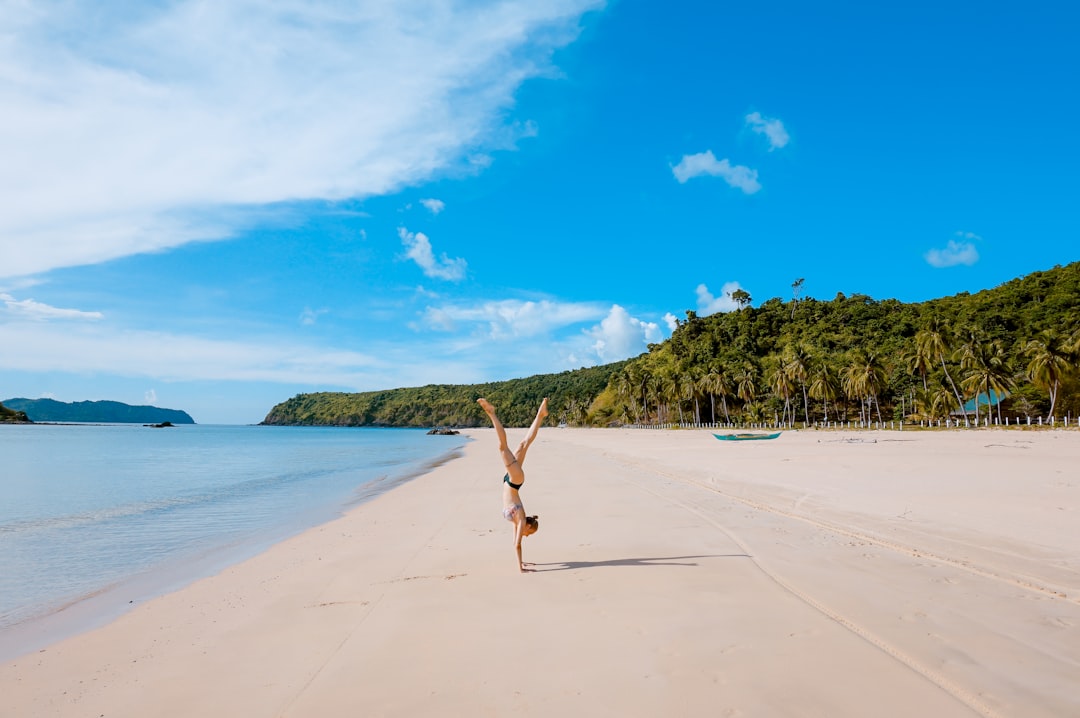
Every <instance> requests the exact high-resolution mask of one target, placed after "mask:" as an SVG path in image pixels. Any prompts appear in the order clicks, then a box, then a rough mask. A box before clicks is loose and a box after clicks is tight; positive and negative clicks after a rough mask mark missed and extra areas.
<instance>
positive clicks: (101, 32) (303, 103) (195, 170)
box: [0, 0, 603, 277]
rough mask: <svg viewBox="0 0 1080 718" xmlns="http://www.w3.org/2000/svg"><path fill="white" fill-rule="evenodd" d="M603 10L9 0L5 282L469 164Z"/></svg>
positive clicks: (212, 234)
mask: <svg viewBox="0 0 1080 718" xmlns="http://www.w3.org/2000/svg"><path fill="white" fill-rule="evenodd" d="M602 4H603V3H602V0H559V1H557V2H545V3H536V2H531V1H530V0H505V1H503V2H497V3H475V4H473V3H460V4H459V3H455V4H453V5H444V4H436V5H434V6H433V5H432V4H431V3H430V2H423V1H420V0H401V1H400V2H392V3H391V2H381V3H358V4H356V3H352V4H342V3H339V2H333V1H331V0H312V1H311V2H306V3H304V4H303V5H302V6H301V5H297V4H296V3H294V2H288V1H286V0H267V1H266V2H252V1H250V0H219V1H218V2H214V3H205V2H201V1H196V0H179V1H177V2H170V3H154V4H142V5H139V7H138V9H137V10H136V11H132V10H131V8H129V7H128V6H127V5H119V6H117V5H109V4H104V5H103V4H101V3H91V2H74V3H2V4H0V27H3V28H4V29H5V31H6V32H5V35H4V42H3V43H0V67H3V68H4V70H3V73H4V78H3V82H0V106H2V107H3V108H4V110H3V112H0V157H3V158H4V160H3V162H2V163H0V187H4V188H5V189H4V192H2V193H0V276H9V277H18V276H25V275H29V274H34V273H39V272H44V271H47V270H49V269H52V268H56V267H63V266H73V265H78V264H87V263H95V262H101V261H105V260H108V259H112V258H116V257H121V256H125V255H129V254H133V253H139V252H146V251H153V250H158V249H164V248H168V247H174V246H177V245H180V244H183V243H186V242H191V241H196V240H205V239H213V238H220V237H225V236H229V235H231V234H233V233H235V232H236V231H237V230H238V227H240V228H242V226H243V222H244V221H245V218H247V219H250V217H249V216H246V214H245V213H244V212H237V211H236V208H243V207H258V206H262V205H267V204H272V203H281V202H288V201H296V200H304V199H316V198H319V199H341V198H346V197H366V196H372V195H378V194H383V193H387V192H391V191H395V190H397V189H400V188H401V187H403V186H406V185H408V184H410V183H416V182H419V181H422V180H425V179H430V178H431V177H433V176H435V175H437V174H439V173H445V172H474V171H478V169H480V168H482V167H484V166H485V165H486V164H487V163H489V162H490V156H489V153H490V152H491V151H492V150H494V149H504V148H506V147H508V146H513V143H514V142H515V141H516V140H517V138H520V137H523V136H528V135H530V134H535V131H536V129H535V127H533V126H531V125H530V124H528V123H518V122H516V121H515V120H514V119H513V118H509V119H508V118H506V117H505V112H506V110H507V108H509V107H511V106H512V104H513V95H514V92H515V91H516V89H517V88H518V87H519V86H520V85H521V83H522V82H523V81H525V80H526V79H528V78H530V77H535V76H538V75H543V74H550V72H551V70H550V55H551V52H552V50H553V49H555V48H557V47H560V46H563V45H565V44H567V43H569V42H570V41H572V40H573V39H574V37H575V36H576V33H577V28H578V25H577V23H578V20H579V18H580V17H581V15H582V14H583V13H584V12H586V11H588V10H590V9H594V8H596V7H599V6H601V5H602ZM375 68H377V71H376V70H375Z"/></svg>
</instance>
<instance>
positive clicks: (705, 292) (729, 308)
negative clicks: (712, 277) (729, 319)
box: [697, 282, 742, 317]
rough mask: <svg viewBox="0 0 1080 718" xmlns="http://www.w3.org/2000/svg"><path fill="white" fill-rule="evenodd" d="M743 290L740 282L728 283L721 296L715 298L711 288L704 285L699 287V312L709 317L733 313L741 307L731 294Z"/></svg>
mask: <svg viewBox="0 0 1080 718" xmlns="http://www.w3.org/2000/svg"><path fill="white" fill-rule="evenodd" d="M739 289H742V287H741V286H739V283H738V282H727V283H725V284H724V286H723V288H722V289H721V290H720V296H719V297H714V296H713V295H712V293H711V292H709V288H708V287H707V286H705V285H704V284H699V285H698V287H697V307H698V308H697V312H698V314H699V315H700V316H703V317H707V316H709V315H710V314H716V313H717V312H733V311H735V310H736V309H738V308H739V305H738V304H737V303H736V302H735V300H734V299H732V298H731V293H732V292H735V291H738V290H739Z"/></svg>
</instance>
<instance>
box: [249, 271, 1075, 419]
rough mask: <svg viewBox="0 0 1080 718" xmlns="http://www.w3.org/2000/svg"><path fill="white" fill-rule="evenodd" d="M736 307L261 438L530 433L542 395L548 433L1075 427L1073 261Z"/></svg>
mask: <svg viewBox="0 0 1080 718" xmlns="http://www.w3.org/2000/svg"><path fill="white" fill-rule="evenodd" d="M794 286H795V285H793V288H794ZM735 298H736V299H741V300H742V303H743V305H744V306H743V307H742V308H740V309H738V310H736V311H733V312H729V313H725V314H713V315H711V316H708V317H698V316H697V315H696V314H695V313H694V312H687V313H686V315H687V318H686V320H685V321H681V322H680V323H679V326H678V327H677V328H676V330H675V331H674V333H673V334H672V336H671V338H670V339H668V340H666V341H664V342H662V343H660V344H654V345H650V347H649V352H648V353H647V354H643V355H641V356H640V357H637V358H636V359H632V360H627V361H624V362H619V363H616V364H609V365H606V366H601V367H594V368H591V369H580V370H577V371H573V372H564V373H562V374H548V375H539V376H534V377H529V378H527V379H516V380H512V381H506V382H499V383H494V384H480V385H459V386H446V385H437V386H436V385H433V386H425V387H420V388H414V389H394V390H389V391H379V392H367V393H362V394H340V393H339V394H327V393H323V394H301V395H299V396H296V397H294V398H292V399H290V400H288V401H286V402H284V403H282V404H279V405H278V406H276V407H274V408H273V410H271V412H270V413H269V414H268V415H267V417H266V420H265V421H264V422H263V423H265V424H320V425H339V426H371V425H379V426H437V425H450V426H483V425H486V419H485V417H484V415H483V414H482V413H481V412H480V410H479V408H478V407H477V406H476V405H475V399H476V398H477V397H478V396H486V397H487V398H489V399H490V400H491V401H492V402H493V403H494V404H495V405H496V406H497V407H498V408H499V413H500V416H501V417H504V421H506V423H507V425H510V426H526V425H528V423H529V422H530V421H531V420H532V416H533V413H534V412H535V410H536V405H537V403H538V402H539V400H540V399H541V398H542V397H544V396H548V397H550V398H551V409H552V412H551V413H552V418H551V421H552V422H557V421H566V422H567V423H570V424H577V425H580V424H592V425H599V426H603V425H608V424H612V423H652V424H655V423H672V422H692V421H702V422H710V421H713V420H716V421H730V422H732V423H760V422H780V423H786V424H795V423H800V424H802V423H805V424H813V423H815V422H821V421H829V420H833V421H835V420H843V421H849V420H852V421H854V420H862V421H871V420H874V421H877V420H885V421H890V420H896V419H906V420H909V421H919V420H924V421H937V420H942V421H944V420H945V419H948V418H950V417H955V416H956V414H957V413H959V414H960V415H961V416H963V414H964V411H965V407H966V410H967V411H968V412H970V413H972V416H971V417H970V418H971V419H972V420H974V419H975V416H974V411H975V405H974V404H973V401H972V400H973V399H974V398H975V397H976V396H983V397H986V396H991V395H993V396H1007V397H1008V398H1007V399H1006V400H1005V401H1004V402H1002V404H1001V405H1000V406H995V407H994V409H995V418H997V416H996V415H997V413H999V412H1004V413H1005V416H1008V415H1011V416H1012V417H1021V418H1022V417H1026V416H1030V417H1045V418H1049V417H1050V416H1055V417H1058V418H1061V417H1064V416H1066V415H1070V416H1072V417H1076V416H1077V415H1078V414H1080V262H1076V263H1073V264H1069V265H1067V266H1064V267H1054V268H1053V269H1050V270H1047V271H1045V272H1035V273H1033V274H1030V275H1027V276H1025V277H1020V278H1018V279H1014V280H1011V281H1009V282H1006V283H1005V284H1002V285H1001V286H998V287H995V288H993V289H988V290H984V291H981V292H978V293H976V294H968V293H966V292H965V293H961V294H958V295H955V296H951V297H944V298H941V299H935V300H931V301H927V302H919V303H903V302H900V301H897V300H895V299H886V300H881V301H879V300H875V299H873V298H872V297H869V296H867V295H864V294H854V295H851V296H846V295H844V294H837V295H836V297H835V298H833V299H831V300H819V299H813V298H805V299H799V300H796V299H794V298H792V299H786V300H785V299H779V298H774V299H769V300H768V301H766V302H764V303H762V304H761V305H760V306H757V307H754V306H750V297H749V295H745V294H743V295H742V296H739V297H735ZM985 410H986V407H985V406H980V407H979V412H980V415H981V416H982V418H983V419H984V420H985ZM879 417H880V419H879ZM961 420H962V419H961Z"/></svg>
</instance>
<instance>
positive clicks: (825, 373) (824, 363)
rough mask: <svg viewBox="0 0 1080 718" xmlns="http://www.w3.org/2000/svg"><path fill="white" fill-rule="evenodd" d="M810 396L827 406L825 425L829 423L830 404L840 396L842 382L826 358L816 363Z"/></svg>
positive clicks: (813, 368)
mask: <svg viewBox="0 0 1080 718" xmlns="http://www.w3.org/2000/svg"><path fill="white" fill-rule="evenodd" d="M810 377H811V378H810V396H811V397H813V398H814V399H817V400H818V401H821V402H824V405H825V423H828V422H829V402H830V401H836V399H837V397H838V396H840V381H839V380H838V379H837V378H836V372H835V371H833V368H832V365H831V364H829V361H828V359H825V358H824V357H822V358H820V359H818V360H817V361H815V362H814V364H813V367H812V369H811V374H810Z"/></svg>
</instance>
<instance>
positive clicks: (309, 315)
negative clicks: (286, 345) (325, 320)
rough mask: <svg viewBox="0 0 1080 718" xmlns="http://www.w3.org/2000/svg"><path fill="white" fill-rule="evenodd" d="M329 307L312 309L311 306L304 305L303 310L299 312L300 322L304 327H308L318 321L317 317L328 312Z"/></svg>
mask: <svg viewBox="0 0 1080 718" xmlns="http://www.w3.org/2000/svg"><path fill="white" fill-rule="evenodd" d="M329 311H330V310H329V309H312V308H311V307H304V311H302V312H300V323H301V324H303V325H304V326H305V327H310V326H312V325H313V324H315V323H316V322H318V321H319V317H320V316H321V315H323V314H326V313H328V312H329Z"/></svg>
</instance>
